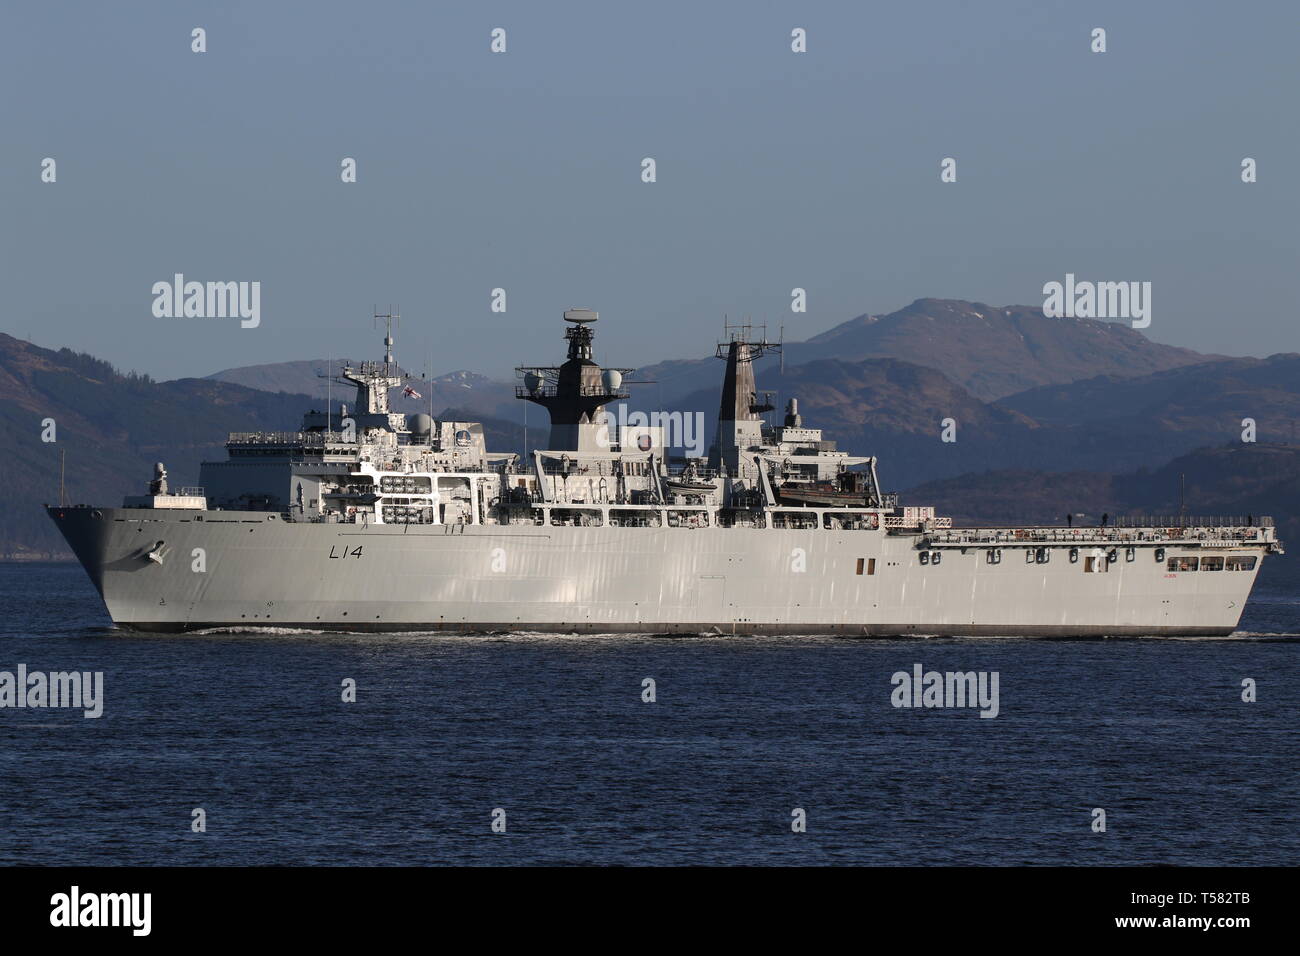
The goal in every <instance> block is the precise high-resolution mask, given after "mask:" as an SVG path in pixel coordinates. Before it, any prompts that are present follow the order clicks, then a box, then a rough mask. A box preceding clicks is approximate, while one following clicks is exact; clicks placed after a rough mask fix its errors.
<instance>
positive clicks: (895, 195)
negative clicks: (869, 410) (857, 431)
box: [0, 0, 1300, 378]
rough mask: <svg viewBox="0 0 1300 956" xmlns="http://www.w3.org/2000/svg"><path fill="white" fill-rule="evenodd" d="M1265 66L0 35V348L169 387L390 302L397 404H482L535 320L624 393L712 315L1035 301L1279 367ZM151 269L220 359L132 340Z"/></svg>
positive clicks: (582, 31)
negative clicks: (10, 339)
mask: <svg viewBox="0 0 1300 956" xmlns="http://www.w3.org/2000/svg"><path fill="white" fill-rule="evenodd" d="M194 27H203V28H205V29H206V31H207V47H208V50H207V52H206V53H202V54H198V53H193V52H191V49H190V47H191V30H192V29H193V28H194ZM495 27H502V28H504V29H505V30H506V31H507V51H506V52H505V53H503V54H493V53H491V52H490V51H489V43H490V32H491V31H492V29H493V28H495ZM795 27H802V28H804V29H806V30H807V36H808V41H807V42H808V52H807V53H803V54H796V53H793V52H791V49H790V43H791V38H790V32H791V30H792V29H793V28H795ZM1094 27H1103V28H1105V29H1106V31H1107V48H1108V49H1107V52H1105V53H1092V52H1091V51H1090V48H1089V47H1090V42H1091V41H1090V32H1091V30H1092V29H1093V28H1094ZM1298 32H1300V5H1298V4H1296V3H1295V2H1276V3H1250V2H1246V3H1240V2H1234V3H1189V2H1144V3H1132V2H1125V3H1113V4H1112V3H1088V4H1081V3H1063V2H1062V3H1051V2H1041V0H1035V2H1025V3H1009V2H1008V3H996V2H994V3H966V2H952V3H902V4H867V3H860V2H853V3H849V2H844V3H807V2H788V3H754V2H745V3H741V2H734V3H702V2H694V3H672V2H661V0H655V2H653V3H615V2H609V0H605V2H592V3H576V2H546V0H527V2H523V3H497V2H494V3H425V2H421V3H414V2H410V3H401V4H397V3H376V2H355V3H334V2H328V3H288V2H246V3H230V2H223V3H183V2H179V3H178V2H170V0H169V2H157V3H139V2H130V3H99V2H93V3H92V2H83V3H51V2H39V3H33V2H26V0H10V2H7V3H6V4H5V5H4V7H3V12H0V86H2V87H3V89H4V91H5V92H4V94H3V97H0V129H3V132H4V135H3V149H0V217H2V218H0V221H2V222H3V226H2V227H0V236H2V240H0V241H2V242H3V245H0V280H2V281H3V288H4V311H3V322H0V329H3V330H4V331H7V332H10V333H11V334H14V335H17V336H19V337H23V338H29V337H30V338H31V339H32V340H33V341H34V342H36V343H37V344H39V345H43V346H48V347H59V346H65V345H66V346H70V347H72V348H75V349H77V350H81V351H88V352H91V353H94V354H96V355H98V356H100V357H103V358H106V359H108V360H110V361H112V362H113V363H115V364H117V365H119V366H121V367H124V368H131V369H138V370H141V371H147V372H149V373H151V374H153V375H155V376H157V377H163V378H169V377H177V376H184V375H203V374H207V373H210V372H213V371H216V370H218V369H221V368H225V367H229V366H236V365H249V364H258V363H263V362H273V361H284V360H290V359H302V358H315V357H318V356H325V355H335V356H339V355H352V356H358V355H369V354H371V353H373V352H374V351H375V350H376V348H377V342H378V340H377V336H376V335H375V333H374V332H373V331H371V322H370V318H369V316H370V312H371V307H372V305H373V304H374V303H376V302H377V303H379V304H380V305H386V304H387V303H390V302H392V303H396V304H399V305H400V308H401V311H402V314H403V323H404V325H403V328H402V329H401V331H400V332H399V333H398V357H399V358H400V359H402V360H403V362H404V364H406V365H407V366H408V367H410V368H413V369H416V370H420V369H423V368H424V366H425V364H426V362H427V361H428V354H429V352H430V350H432V351H433V359H432V365H433V370H434V371H435V372H438V373H441V372H446V371H450V370H452V369H456V368H471V369H475V370H478V371H484V372H488V373H492V374H501V373H504V372H506V371H507V370H508V369H509V368H510V367H511V366H513V365H514V364H516V363H518V362H520V361H530V362H541V361H550V360H554V359H558V358H560V357H561V356H562V351H563V342H562V340H561V339H560V335H561V328H560V325H561V323H560V321H559V318H560V313H561V312H562V311H563V310H564V309H565V308H567V307H571V306H585V307H589V308H593V309H597V310H599V311H600V313H601V317H602V320H601V323H600V326H599V328H598V335H597V342H596V344H597V359H598V360H603V361H605V362H607V363H609V364H615V363H616V364H622V365H633V366H635V365H641V364H647V363H649V362H653V361H656V360H659V359H663V358H671V357H686V356H698V355H702V354H706V353H709V352H711V351H712V342H713V339H714V336H715V334H716V330H717V327H718V326H719V325H720V323H721V316H722V314H723V313H724V312H725V313H730V314H731V315H732V316H733V317H734V316H738V315H743V314H746V313H748V314H751V315H752V316H754V318H755V320H756V321H758V320H763V319H765V320H766V321H768V322H769V323H770V324H771V325H772V326H774V327H775V326H776V325H780V324H784V325H785V327H786V337H787V338H788V339H799V338H804V337H807V336H808V335H812V334H815V333H817V332H820V331H823V330H825V329H827V328H830V327H831V326H833V325H835V324H837V323H839V322H842V321H844V320H845V319H848V318H851V317H853V316H855V315H858V314H861V313H863V312H875V313H880V312H888V311H892V310H894V309H897V308H899V307H901V306H903V305H906V304H907V303H908V302H910V301H912V300H913V299H916V298H919V297H923V296H939V297H953V298H965V299H975V300H980V301H984V302H988V303H991V304H995V305H1004V304H1012V303H1027V304H1041V303H1042V301H1043V294H1042V291H1041V290H1042V286H1043V284H1044V283H1045V282H1048V281H1051V280H1053V279H1055V280H1061V279H1063V278H1064V276H1065V274H1066V273H1067V272H1072V273H1074V274H1076V275H1077V276H1078V277H1079V278H1081V279H1093V280H1108V281H1114V280H1144V281H1150V282H1152V284H1153V292H1152V306H1153V321H1152V324H1151V327H1150V328H1149V329H1148V330H1147V334H1149V335H1150V336H1151V337H1152V338H1154V339H1156V340H1158V341H1162V342H1170V343H1175V344H1179V345H1186V346H1189V347H1192V348H1196V349H1200V350H1203V351H1217V352H1224V353H1229V354H1255V355H1266V354H1269V353H1272V352H1278V351H1292V350H1297V349H1300V343H1298V340H1297V335H1296V333H1295V328H1296V321H1297V320H1296V316H1297V314H1298V313H1300V291H1298V290H1300V283H1297V278H1296V274H1297V254H1298V252H1300V238H1298V235H1300V234H1298V231H1297V223H1298V222H1300V215H1298V213H1300V201H1298V197H1300V186H1298V185H1297V180H1296V171H1295V170H1293V169H1288V167H1287V164H1288V163H1291V164H1292V165H1294V164H1295V163H1296V162H1297V157H1300V132H1298V124H1297V122H1296V112H1295V102H1294V101H1295V96H1296V91H1297V90H1300V56H1298V55H1297V53H1296V44H1297V35H1298ZM45 157H52V158H54V159H55V160H56V162H57V176H58V179H57V182H56V183H53V184H48V183H42V182H41V181H40V171H41V170H40V166H41V162H42V160H43V159H44V158H45ZM344 157H354V158H355V159H356V160H357V164H358V182H356V183H353V184H345V183H343V182H341V180H340V162H341V161H342V159H343V158H344ZM644 157H653V158H654V159H655V161H656V163H657V177H658V181H657V182H655V183H652V184H647V183H643V182H642V181H641V161H642V159H643V158H644ZM944 157H954V158H955V159H956V160H957V173H958V178H957V182H956V183H941V182H940V180H939V163H940V161H941V160H942V159H943V158H944ZM1243 157H1252V158H1254V159H1255V160H1256V161H1257V162H1258V175H1259V181H1258V182H1256V183H1253V184H1244V183H1242V182H1241V177H1240V164H1241V161H1242V159H1243ZM177 272H181V273H184V275H185V276H186V278H187V279H194V280H200V281H208V280H213V281H238V280H243V281H253V280H256V281H259V282H261V285H262V303H261V312H262V316H261V325H260V327H258V328H256V329H241V328H240V327H239V323H238V321H236V320H231V319H166V318H162V319H160V318H155V317H154V316H153V314H152V310H151V309H152V303H153V296H152V294H151V291H150V290H151V287H152V286H153V284H154V283H155V282H159V281H163V280H170V279H171V277H172V275H173V274H174V273H177ZM796 286H798V287H803V288H805V289H807V293H808V311H807V313H806V314H803V315H795V314H792V313H791V312H790V290H791V289H792V288H794V287H796ZM496 287H502V288H504V289H505V290H506V293H507V304H508V311H507V312H506V313H505V314H494V313H492V312H491V311H490V310H489V304H490V292H491V290H492V289H493V288H496Z"/></svg>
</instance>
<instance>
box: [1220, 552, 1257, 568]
mask: <svg viewBox="0 0 1300 956" xmlns="http://www.w3.org/2000/svg"><path fill="white" fill-rule="evenodd" d="M1255 561H1256V558H1255V556H1254V555H1253V554H1230V555H1228V559H1227V563H1226V567H1227V569H1228V570H1229V571H1254V570H1255Z"/></svg>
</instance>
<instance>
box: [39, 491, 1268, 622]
mask: <svg viewBox="0 0 1300 956" xmlns="http://www.w3.org/2000/svg"><path fill="white" fill-rule="evenodd" d="M48 510H49V514H50V516H51V518H52V519H53V520H54V521H55V523H56V524H57V525H58V527H59V529H60V531H61V532H62V533H63V535H64V536H65V538H66V539H67V541H68V542H69V544H70V545H71V547H72V549H73V551H74V552H75V553H76V555H77V557H78V558H79V560H80V561H81V563H82V565H83V566H84V567H85V569H86V571H87V573H88V574H89V576H90V578H91V580H92V582H93V583H94V585H95V587H96V588H97V589H98V590H99V592H100V594H101V596H102V597H103V600H104V603H105V606H106V607H107V609H108V613H109V615H110V616H111V618H112V619H113V621H114V622H115V623H116V624H118V625H119V626H121V627H124V628H129V629H133V630H141V631H160V632H183V631H195V630H207V629H213V628H235V629H240V628H301V629H307V630H312V631H348V632H384V631H388V632H393V631H445V632H452V633H482V632H501V631H539V632H552V633H628V632H637V633H723V634H738V635H739V634H840V635H878V636H906V635H982V636H1034V637H1102V636H1124V635H1128V636H1146V635H1152V636H1155V635H1199V636H1212V635H1228V634H1231V633H1232V632H1233V631H1234V629H1236V627H1237V624H1238V621H1239V619H1240V616H1241V612H1242V609H1243V607H1244V605H1245V603H1246V600H1247V597H1248V596H1249V594H1250V590H1251V587H1252V585H1253V584H1254V581H1255V577H1256V574H1257V573H1258V569H1259V567H1260V564H1261V561H1262V558H1263V556H1264V554H1265V552H1266V551H1267V546H1266V544H1264V543H1249V542H1243V541H1230V542H1223V541H1220V542H1215V541H1210V542H1204V541H1202V542H1197V543H1189V544H1186V545H1180V544H1179V543H1174V542H1164V543H1162V542H1158V541H1151V540H1145V541H1143V540H1139V541H1136V542H1133V543H1132V545H1131V546H1130V545H1128V544H1127V543H1126V541H1127V539H1125V541H1121V542H1119V544H1118V551H1119V552H1120V553H1122V555H1123V556H1121V557H1118V559H1115V558H1112V559H1111V561H1113V563H1111V562H1110V561H1106V559H1105V558H1104V557H1100V555H1102V549H1113V548H1115V547H1116V543H1117V542H1116V539H1114V538H1113V537H1112V538H1111V539H1110V540H1108V541H1104V542H1094V541H1092V540H1090V539H1089V535H1090V534H1091V532H1083V531H1073V532H1067V531H1065V530H1064V529H1040V531H1039V533H1035V532H1034V531H1033V530H1032V529H1031V530H1030V531H1026V532H1017V534H1023V535H1024V538H1025V541H1024V542H1023V543H1019V542H1017V541H1016V540H1014V536H1012V535H1011V534H1010V533H1008V537H1011V538H1012V540H1008V541H1006V542H999V543H998V544H997V546H996V549H997V551H998V552H999V553H998V559H999V560H998V563H996V564H995V563H991V560H990V555H989V551H990V550H993V547H992V546H985V545H984V544H975V543H971V544H961V543H960V533H959V531H953V532H948V534H947V536H946V539H945V540H946V541H948V542H953V541H956V542H957V543H945V544H936V543H932V542H931V541H929V539H926V538H925V537H924V535H922V534H913V533H902V534H900V533H897V532H888V531H885V530H882V529H870V530H867V529H864V530H851V531H836V530H828V529H824V528H813V529H800V530H795V529H780V528H771V527H768V528H739V527H733V528H716V527H705V528H671V527H666V528H633V529H629V528H618V527H549V526H544V525H532V524H528V525H500V526H493V525H473V524H460V525H384V524H370V525H366V524H334V523H323V522H322V523H313V522H295V521H292V520H286V516H284V515H276V514H268V513H265V512H258V511H248V512H240V511H227V510H219V511H212V510H197V509H195V510H189V509H167V510H161V509H160V510H153V509H143V508H89V507H75V508H73V507H51V508H49V509H48ZM980 530H981V532H982V533H987V532H988V529H980ZM1072 536H1073V537H1072ZM1044 540H1048V543H1047V544H1043V541H1044ZM927 548H934V549H941V550H926V549H927ZM1026 549H1028V550H1030V554H1029V556H1028V557H1026V556H1025V550H1026ZM1079 550H1082V551H1083V552H1084V553H1085V554H1087V555H1093V554H1096V555H1098V556H1099V557H1093V558H1091V559H1084V560H1080V559H1079V556H1078V554H1077V553H1074V554H1072V553H1071V552H1078V551H1079ZM1035 552H1038V553H1037V554H1035ZM935 553H941V555H942V560H941V561H937V562H935V561H933V560H932V559H930V558H929V556H930V555H933V554H935ZM1044 553H1046V560H1043V556H1044ZM1166 553H1167V554H1168V555H1169V556H1176V555H1180V554H1186V555H1198V554H1199V555H1205V554H1211V553H1213V554H1214V555H1221V556H1225V557H1228V556H1233V557H1236V556H1240V557H1242V558H1245V559H1247V560H1248V565H1249V566H1248V569H1242V570H1228V569H1225V570H1217V569H1216V570H1214V571H1212V572H1210V571H1204V570H1202V571H1190V572H1178V571H1171V570H1170V569H1169V567H1168V563H1167V559H1166ZM922 555H925V556H926V558H923V557H922ZM1250 559H1253V560H1250ZM923 561H924V562H925V563H922V562H923ZM1092 561H1099V562H1105V563H1106V568H1105V572H1104V573H1098V571H1100V564H1092V563H1091V562H1092ZM1207 563H1208V562H1207ZM1238 563H1239V564H1243V563H1245V562H1242V561H1239V562H1238ZM1231 564H1232V562H1231V561H1230V562H1229V566H1231ZM864 570H865V572H866V573H864Z"/></svg>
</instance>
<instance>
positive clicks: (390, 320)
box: [374, 302, 402, 375]
mask: <svg viewBox="0 0 1300 956" xmlns="http://www.w3.org/2000/svg"><path fill="white" fill-rule="evenodd" d="M374 312H375V327H376V328H378V327H379V320H380V319H383V320H384V374H385V375H391V374H392V371H391V368H392V365H393V325H394V324H396V325H397V327H398V328H401V325H402V315H401V313H400V312H399V311H398V310H397V309H396V308H394V307H393V304H392V303H391V302H390V303H389V305H388V311H387V312H380V311H379V306H375V307H374Z"/></svg>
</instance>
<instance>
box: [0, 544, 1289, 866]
mask: <svg viewBox="0 0 1300 956" xmlns="http://www.w3.org/2000/svg"><path fill="white" fill-rule="evenodd" d="M0 610H2V611H3V614H2V615H0V618H2V623H0V670H7V671H14V670H15V669H16V668H17V665H19V664H26V665H27V667H28V669H29V670H32V671H37V670H40V671H64V670H79V671H102V672H103V673H104V682H105V692H104V697H105V703H104V715H103V716H102V717H101V718H99V719H85V718H83V717H82V716H81V714H80V712H79V711H68V710H55V709H22V710H19V709H11V708H5V709H0V777H2V778H3V780H4V786H3V788H0V862H3V863H6V864H14V863H77V864H97V863H130V864H154V863H173V864H176V863H182V864H183V863H232V864H259V863H285V864H383V863H407V864H421V863H468V864H528V863H627V864H636V863H649V864H669V863H701V864H703V863H759V864H764V863H790V864H822V863H868V864H890V863H959V864H1015V863H1066V864H1129V863H1137V864H1141V863H1205V864H1251V865H1253V864H1265V863H1270V864H1295V863H1297V862H1300V835H1298V834H1300V830H1298V828H1297V826H1296V818H1297V810H1296V808H1297V807H1300V783H1298V782H1297V770H1298V769H1300V734H1298V733H1297V730H1298V729H1300V727H1298V720H1297V715H1300V709H1298V705H1300V572H1298V570H1297V561H1296V559H1294V558H1291V557H1284V558H1280V559H1270V560H1268V561H1266V562H1265V565H1264V569H1263V572H1262V575H1261V578H1260V582H1259V584H1258V586H1257V588H1256V592H1255V594H1254V596H1253V598H1252V600H1251V602H1250V604H1249V605H1248V607H1247V609H1246V613H1245V616H1244V618H1243V621H1242V632H1241V634H1239V635H1238V636H1237V637H1234V638H1230V639H1229V638H1224V639H1186V640H1182V639H1154V638H1153V639H1136V640H1089V641H1085V640H1024V639H939V638H935V639H907V640H868V639H849V638H819V637H812V638H798V637H791V638H772V637H768V638H748V637H654V636H590V637H554V636H538V635H527V634H519V635H502V636H496V637H454V636H446V635H439V636H431V635H395V636H373V635H368V636H362V635H357V636H350V635H320V634H301V633H298V634H286V633H263V634H257V635H246V634H224V633H223V634H207V635H188V636H167V635H149V636H141V635H132V634H127V633H122V632H117V631H114V630H113V629H112V628H111V626H110V625H109V623H108V620H107V617H106V616H105V614H104V611H103V608H102V606H101V605H100V604H99V601H98V597H97V595H96V594H95V592H94V590H93V589H92V588H91V586H90V584H89V583H88V581H87V580H86V577H85V574H84V573H83V572H82V570H81V569H80V567H78V566H76V565H71V564H68V565H54V564H51V565H13V564H11V565H0ZM917 663H919V664H921V665H923V667H924V668H925V670H938V671H958V670H959V671H970V670H975V671H996V672H997V673H998V675H999V711H1000V712H999V714H998V716H997V717H996V718H995V719H981V718H980V717H979V714H978V711H976V710H972V709H963V710H939V709H930V710H925V709H917V710H907V709H896V708H894V707H893V706H891V704H890V695H891V692H892V690H893V685H892V684H891V680H890V678H891V675H893V674H894V673H895V672H896V671H908V672H910V671H911V670H912V668H913V665H914V664H917ZM647 677H649V678H652V679H653V680H654V681H655V684H656V694H657V700H656V702H655V703H643V702H642V699H641V697H642V682H643V680H644V679H645V678H647ZM347 678H352V679H354V680H355V681H356V685H357V700H356V702H355V703H344V702H342V700H341V696H342V695H341V684H342V682H343V681H344V680H345V679H347ZM1244 678H1253V679H1254V680H1255V681H1256V682H1257V685H1258V701H1257V702H1255V703H1244V702H1243V701H1242V699H1241V694H1242V686H1241V684H1242V680H1243V679H1244ZM198 807H201V808H203V810H204V811H205V813H206V818H207V832H206V833H193V832H191V829H190V822H191V814H192V811H193V810H194V809H195V808H198ZM796 807H799V808H803V810H804V811H805V812H806V814H807V832H806V833H799V834H796V833H792V832H791V826H790V823H791V819H792V818H791V811H792V809H793V808H796ZM1095 807H1101V808H1104V809H1105V810H1106V813H1107V831H1106V832H1105V833H1094V832H1092V829H1091V821H1092V810H1093V808H1095ZM495 808H502V809H504V810H505V818H506V832H505V833H504V834H499V833H493V832H492V830H491V818H492V812H493V810H494V809H495Z"/></svg>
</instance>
